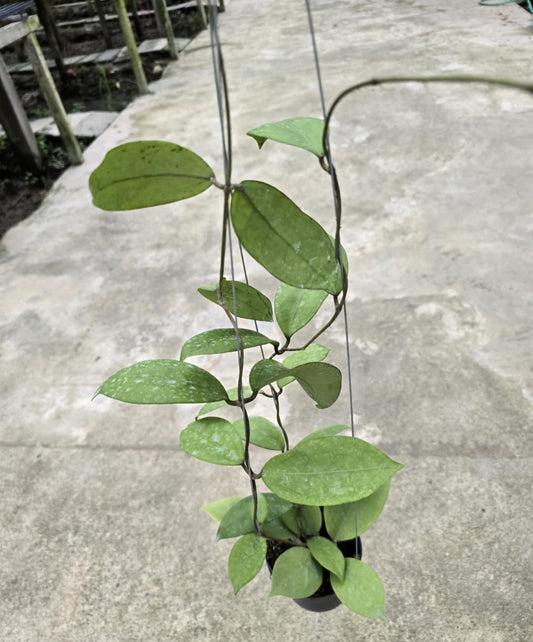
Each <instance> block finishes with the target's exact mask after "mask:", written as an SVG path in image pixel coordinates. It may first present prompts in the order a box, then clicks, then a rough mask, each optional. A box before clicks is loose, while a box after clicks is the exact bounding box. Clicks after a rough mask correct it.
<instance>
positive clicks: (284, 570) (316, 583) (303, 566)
mask: <svg viewBox="0 0 533 642" xmlns="http://www.w3.org/2000/svg"><path fill="white" fill-rule="evenodd" d="M321 584H322V567H321V566H320V565H319V564H318V563H317V562H315V560H314V559H313V556H312V555H311V553H310V552H309V549H308V548H303V547H301V546H294V547H293V548H289V549H288V550H287V551H285V552H284V553H282V554H281V555H280V556H279V557H278V559H277V560H276V563H275V564H274V568H273V569H272V588H271V590H270V596H273V595H285V596H286V597H292V598H301V597H309V596H310V595H313V593H314V592H315V591H317V590H318V588H319V587H320V585H321Z"/></svg>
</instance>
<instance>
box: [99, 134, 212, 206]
mask: <svg viewBox="0 0 533 642" xmlns="http://www.w3.org/2000/svg"><path fill="white" fill-rule="evenodd" d="M213 176H214V174H213V170H212V169H211V168H210V167H209V165H208V164H207V163H206V162H205V161H204V160H203V159H202V158H200V156H198V155H197V154H195V153H194V152H191V151H190V150H188V149H185V147H180V145H175V144H174V143H167V142H162V141H151V140H144V141H139V142H136V143H126V144H124V145H119V146H118V147H115V148H114V149H112V150H111V151H109V152H108V153H107V154H106V156H105V158H104V160H103V161H102V163H101V164H100V165H99V166H98V167H97V168H96V169H95V170H94V172H93V173H92V174H91V176H90V178H89V188H90V190H91V193H92V195H93V203H94V204H95V205H96V207H100V208H101V209H103V210H132V209H137V208H142V207H152V206H154V205H163V204H164V203H172V202H174V201H181V200H183V199H185V198H189V197H191V196H195V195H196V194H200V192H203V191H204V190H206V189H207V188H208V187H210V186H211V178H212V177H213Z"/></svg>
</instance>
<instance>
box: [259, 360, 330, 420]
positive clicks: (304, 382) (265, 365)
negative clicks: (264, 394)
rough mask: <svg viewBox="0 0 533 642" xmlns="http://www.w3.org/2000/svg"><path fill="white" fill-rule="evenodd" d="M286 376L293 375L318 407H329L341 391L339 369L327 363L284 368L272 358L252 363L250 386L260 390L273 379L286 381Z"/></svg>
mask: <svg viewBox="0 0 533 642" xmlns="http://www.w3.org/2000/svg"><path fill="white" fill-rule="evenodd" d="M287 377H289V378H290V377H294V378H295V379H296V381H298V383H299V384H300V385H301V386H302V388H303V389H304V390H305V392H306V393H307V394H308V395H309V396H310V397H311V399H313V400H314V401H316V403H317V406H318V407H319V408H329V406H331V405H332V404H333V403H335V401H336V400H337V397H338V396H339V394H340V391H341V384H342V375H341V373H340V370H339V369H338V368H336V367H335V366H332V365H331V364H329V363H314V362H313V363H304V364H302V365H300V366H296V367H295V368H286V367H285V366H284V365H282V364H281V363H278V362H277V361H273V360H272V359H262V360H261V361H258V362H257V363H256V364H254V366H253V367H252V369H251V371H250V386H251V387H252V389H253V390H261V388H263V387H264V386H267V385H268V384H269V383H273V382H274V381H278V382H279V381H287Z"/></svg>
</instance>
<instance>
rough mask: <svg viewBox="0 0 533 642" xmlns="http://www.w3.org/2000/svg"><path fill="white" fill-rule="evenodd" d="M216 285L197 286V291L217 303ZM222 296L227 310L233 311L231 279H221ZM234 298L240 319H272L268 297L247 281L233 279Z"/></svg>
mask: <svg viewBox="0 0 533 642" xmlns="http://www.w3.org/2000/svg"><path fill="white" fill-rule="evenodd" d="M217 289H218V286H216V285H215V286H213V287H206V288H198V292H199V293H200V294H201V295H202V296H204V297H205V298H206V299H209V301H213V303H217V304H218V293H217ZM222 298H223V300H224V303H225V304H226V305H227V306H228V309H229V311H230V312H231V313H232V314H233V313H234V305H233V288H232V286H231V281H227V280H226V279H224V280H223V283H222ZM235 300H236V303H237V316H238V317H239V318H240V319H254V320H255V321H272V303H270V301H269V299H268V298H267V297H266V296H265V295H264V294H262V293H261V292H259V290H256V289H255V288H253V287H252V286H251V285H248V284H247V283H241V282H240V281H235Z"/></svg>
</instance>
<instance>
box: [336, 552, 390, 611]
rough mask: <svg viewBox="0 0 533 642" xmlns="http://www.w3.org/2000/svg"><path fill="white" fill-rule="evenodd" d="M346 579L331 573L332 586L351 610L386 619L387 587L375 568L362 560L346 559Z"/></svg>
mask: <svg viewBox="0 0 533 642" xmlns="http://www.w3.org/2000/svg"><path fill="white" fill-rule="evenodd" d="M345 565H346V566H345V571H344V579H343V580H340V579H339V578H338V577H336V576H335V575H333V574H332V575H331V586H332V588H333V590H334V591H335V594H336V595H337V597H338V598H339V600H340V601H341V602H342V603H343V604H345V605H346V606H347V607H348V608H349V609H350V611H353V612H354V613H357V614H358V615H362V616H363V617H368V618H376V619H379V620H384V619H385V589H384V588H383V584H382V582H381V580H380V578H379V576H378V574H377V573H376V571H374V569H373V568H371V567H370V566H368V565H367V564H365V563H364V562H361V560H357V559H354V558H353V557H348V558H346V560H345Z"/></svg>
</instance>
